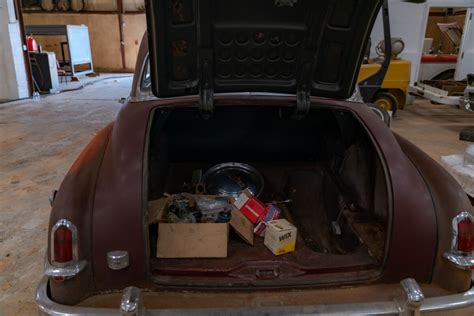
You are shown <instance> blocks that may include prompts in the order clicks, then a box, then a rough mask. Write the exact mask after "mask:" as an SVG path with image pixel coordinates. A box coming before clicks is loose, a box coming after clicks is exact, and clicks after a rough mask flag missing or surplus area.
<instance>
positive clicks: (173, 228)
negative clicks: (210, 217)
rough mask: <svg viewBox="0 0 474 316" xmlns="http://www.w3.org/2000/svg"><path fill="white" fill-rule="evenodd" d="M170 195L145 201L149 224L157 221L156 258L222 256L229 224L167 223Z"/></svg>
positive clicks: (225, 255) (224, 250)
mask: <svg viewBox="0 0 474 316" xmlns="http://www.w3.org/2000/svg"><path fill="white" fill-rule="evenodd" d="M168 201H169V198H166V197H165V198H161V199H158V200H155V201H151V202H150V203H149V204H148V213H149V220H148V221H149V223H150V224H151V223H158V242H157V251H156V256H157V257H158V258H225V257H227V244H228V240H229V224H228V223H191V224H189V223H167V222H166V214H165V213H166V212H165V210H166V208H167V205H168Z"/></svg>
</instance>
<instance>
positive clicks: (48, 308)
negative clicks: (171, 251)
mask: <svg viewBox="0 0 474 316" xmlns="http://www.w3.org/2000/svg"><path fill="white" fill-rule="evenodd" d="M47 293H48V278H47V277H43V279H42V280H41V282H40V284H39V285H38V289H37V292H36V303H37V304H38V308H39V309H40V311H41V312H42V313H43V315H54V316H57V315H69V316H74V315H84V314H87V315H117V313H119V306H117V309H106V308H91V307H78V306H66V305H61V304H57V303H55V302H53V301H52V300H51V299H50V298H49V297H48V295H47ZM437 311H449V315H450V316H457V315H474V288H472V287H471V289H470V290H468V291H467V292H465V293H460V294H453V295H447V296H440V297H433V298H427V299H425V301H424V302H423V303H422V304H421V306H420V312H421V314H424V312H437ZM406 312H407V310H406V308H405V307H404V306H403V305H402V306H400V305H399V304H397V303H396V302H388V301H387V302H374V303H360V304H336V305H314V306H286V307H285V306H278V307H261V308H258V309H255V308H237V309H230V308H229V309H174V310H169V309H163V310H146V311H145V313H146V315H162V314H163V315H164V314H166V315H169V314H175V315H183V314H188V315H209V314H215V315H221V314H224V315H225V314H227V315H229V314H233V315H241V314H247V315H263V314H277V313H280V314H281V313H284V314H318V313H319V314H321V313H322V314H324V315H340V314H349V315H354V314H357V315H404V314H406Z"/></svg>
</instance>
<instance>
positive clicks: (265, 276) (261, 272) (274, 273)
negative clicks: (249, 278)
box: [255, 268, 280, 280]
mask: <svg viewBox="0 0 474 316" xmlns="http://www.w3.org/2000/svg"><path fill="white" fill-rule="evenodd" d="M279 275H280V269H279V268H273V269H271V268H270V269H257V271H255V276H256V277H257V279H259V280H271V279H275V278H277V277H278V276H279Z"/></svg>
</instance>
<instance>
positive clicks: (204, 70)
mask: <svg viewBox="0 0 474 316" xmlns="http://www.w3.org/2000/svg"><path fill="white" fill-rule="evenodd" d="M199 111H200V112H201V115H202V117H204V118H206V119H207V118H209V117H211V115H212V113H213V112H214V84H213V78H212V63H211V61H210V60H209V59H207V58H206V59H203V60H202V62H201V68H200V74H199Z"/></svg>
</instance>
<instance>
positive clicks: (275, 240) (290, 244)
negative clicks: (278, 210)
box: [263, 219, 297, 255]
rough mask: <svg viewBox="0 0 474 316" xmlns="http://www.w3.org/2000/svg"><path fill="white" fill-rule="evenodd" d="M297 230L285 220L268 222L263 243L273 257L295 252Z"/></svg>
mask: <svg viewBox="0 0 474 316" xmlns="http://www.w3.org/2000/svg"><path fill="white" fill-rule="evenodd" d="M296 234H297V229H296V227H295V226H293V225H292V224H290V223H289V222H288V221H287V220H286V219H277V220H273V221H269V222H268V223H267V228H266V231H265V239H264V241H263V243H264V244H265V246H267V248H268V249H270V251H271V252H272V253H273V254H274V255H281V254H284V253H287V252H293V251H295V245H296Z"/></svg>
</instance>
